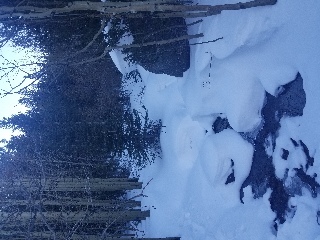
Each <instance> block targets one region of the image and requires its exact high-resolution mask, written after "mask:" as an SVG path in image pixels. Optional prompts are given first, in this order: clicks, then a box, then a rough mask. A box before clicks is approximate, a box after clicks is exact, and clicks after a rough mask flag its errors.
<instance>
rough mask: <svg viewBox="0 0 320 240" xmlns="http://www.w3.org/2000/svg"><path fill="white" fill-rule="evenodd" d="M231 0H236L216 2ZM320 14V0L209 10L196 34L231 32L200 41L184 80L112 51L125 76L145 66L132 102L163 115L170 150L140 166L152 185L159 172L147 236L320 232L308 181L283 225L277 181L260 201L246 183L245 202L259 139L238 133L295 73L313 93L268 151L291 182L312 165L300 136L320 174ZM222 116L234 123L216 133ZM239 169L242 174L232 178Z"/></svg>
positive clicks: (207, 239) (147, 201)
mask: <svg viewBox="0 0 320 240" xmlns="http://www.w3.org/2000/svg"><path fill="white" fill-rule="evenodd" d="M231 2H236V1H226V0H220V1H215V3H217V4H219V3H220V4H221V3H222V4H223V3H231ZM196 3H199V4H212V1H210V0H198V1H194V4H196ZM319 12H320V1H318V0H305V1H301V0H278V3H277V4H276V5H274V6H266V7H261V8H253V9H246V10H240V11H225V12H222V14H220V15H217V16H212V17H207V18H204V19H203V22H202V23H200V24H197V25H194V26H192V27H191V28H190V29H189V33H190V34H196V33H204V37H203V38H202V39H198V40H197V41H198V42H201V41H210V40H213V39H217V38H219V37H223V39H222V40H219V41H217V42H214V43H207V44H201V45H195V46H192V47H191V67H190V69H189V70H188V71H187V72H185V73H184V76H183V77H182V78H176V77H171V76H168V75H164V74H162V75H159V74H153V73H150V72H148V71H147V70H145V69H143V68H142V67H141V66H136V65H131V66H129V65H128V64H127V63H125V62H124V60H123V56H122V55H121V53H120V52H119V51H118V50H115V51H113V52H112V53H111V56H112V58H113V60H114V62H115V64H116V65H117V67H118V68H119V70H120V71H121V72H122V73H123V74H125V73H128V71H131V70H132V69H137V70H138V71H139V72H140V74H141V78H142V81H141V82H138V83H134V82H131V83H130V84H128V80H126V81H125V80H124V85H125V86H126V88H127V89H130V92H131V93H132V96H131V101H132V107H133V108H136V109H140V110H141V109H142V108H141V106H142V105H143V106H144V107H145V108H146V109H147V110H148V112H149V116H150V117H151V119H155V120H157V119H161V121H162V124H163V129H162V133H161V147H162V151H163V156H162V158H161V159H157V160H156V161H155V163H154V164H152V165H150V166H147V167H146V168H145V169H143V170H142V171H141V173H140V178H141V181H143V182H144V183H146V182H148V181H149V180H150V179H152V181H151V182H150V184H149V185H148V186H147V187H146V189H145V191H144V194H146V195H147V196H148V197H145V198H142V201H143V206H146V207H145V208H147V209H150V210H151V218H150V219H147V220H146V221H145V222H143V223H141V225H140V229H141V230H142V231H143V235H144V236H146V237H168V236H181V239H182V240H189V239H199V240H200V239H201V240H212V239H219V240H230V239H237V240H240V239H268V240H273V239H281V240H286V239H310V240H311V239H312V240H313V239H317V240H318V239H320V226H319V224H318V222H317V221H318V220H317V214H318V211H319V207H320V201H319V197H316V198H314V197H312V196H311V194H310V192H309V190H307V189H306V188H302V194H301V196H299V195H295V196H292V197H291V198H290V202H289V205H288V207H289V208H290V209H291V210H290V211H288V216H287V217H286V222H285V223H283V224H278V231H276V229H275V228H274V219H275V213H274V212H273V211H272V210H271V206H270V203H269V200H268V199H269V196H270V194H271V191H272V190H271V189H269V190H268V191H267V193H265V195H264V196H263V197H262V198H259V199H254V198H253V195H252V191H251V188H250V187H247V188H245V189H244V198H243V201H244V203H241V201H240V198H239V191H240V188H241V185H242V183H243V181H244V180H245V179H246V177H247V176H248V174H249V172H250V169H251V164H252V155H253V146H252V145H251V143H249V142H247V141H246V140H244V139H243V138H242V137H241V136H240V134H239V133H240V132H249V131H252V130H255V129H258V127H259V126H261V120H262V117H261V109H262V107H263V104H264V99H265V92H268V93H270V94H272V95H274V96H277V94H279V92H281V90H282V87H281V86H282V85H284V84H286V83H289V82H290V81H292V80H294V78H295V76H296V74H297V72H299V73H300V74H301V76H302V78H303V80H304V82H303V84H304V85H303V87H304V90H305V92H306V98H307V100H306V106H305V108H304V111H303V116H301V117H284V118H283V119H281V122H280V124H281V128H280V130H279V132H278V136H277V138H276V145H275V149H274V150H273V149H272V146H271V145H270V144H271V143H270V142H271V140H270V139H269V141H268V142H269V143H268V144H269V146H268V147H267V151H268V155H269V156H273V163H274V166H275V169H276V176H277V177H278V178H279V179H284V178H287V180H286V183H290V181H293V180H294V179H291V177H294V175H295V168H299V167H303V169H304V170H306V169H305V166H306V161H307V159H306V154H305V153H304V152H303V149H302V147H301V146H294V144H293V143H292V141H291V140H290V138H292V139H294V140H296V141H298V140H302V141H303V142H304V143H305V144H306V145H307V146H308V149H309V152H310V155H311V157H313V158H314V165H313V166H310V168H309V169H308V172H307V173H308V174H309V175H310V176H313V174H314V173H316V174H317V177H316V178H315V179H316V180H317V181H318V183H319V182H320V127H319V119H320V104H319V101H320V81H319V78H320V67H319V66H320V44H319V42H320V31H319V22H320V14H319ZM188 21H190V22H191V21H193V20H188ZM128 86H130V87H128ZM142 90H143V91H142ZM142 92H143V94H142V95H141V94H140V93H142ZM139 94H140V95H139ZM138 96H139V100H137V99H138ZM137 102H138V103H139V104H138V103H137ZM217 116H226V117H227V118H228V120H229V123H230V125H231V127H232V128H233V130H231V129H226V130H224V131H222V132H220V133H217V134H215V133H214V132H213V131H212V123H213V122H214V120H215V119H216V117H217ZM282 149H286V150H288V151H289V156H288V159H287V160H284V159H282V157H281V155H282V151H283V150H282ZM286 171H288V172H287V173H286ZM232 172H234V177H235V181H234V182H231V183H229V184H227V185H226V184H225V183H226V180H227V178H228V176H229V175H230V174H231V173H232ZM286 174H287V176H286ZM287 181H289V182H287ZM319 221H320V220H319Z"/></svg>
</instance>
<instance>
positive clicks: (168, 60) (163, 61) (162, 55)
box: [127, 15, 190, 77]
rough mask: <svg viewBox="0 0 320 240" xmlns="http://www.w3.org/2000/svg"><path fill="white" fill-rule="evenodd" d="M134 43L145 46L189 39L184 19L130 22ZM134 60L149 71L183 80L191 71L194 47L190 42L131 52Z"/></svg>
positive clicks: (152, 46)
mask: <svg viewBox="0 0 320 240" xmlns="http://www.w3.org/2000/svg"><path fill="white" fill-rule="evenodd" d="M127 24H128V25H129V29H130V31H131V33H132V34H133V36H134V42H133V43H138V44H143V43H147V42H153V41H161V40H169V39H173V38H177V37H181V36H185V35H187V34H188V33H187V25H186V23H185V20H184V18H163V19H161V18H152V17H151V16H149V15H146V16H145V17H143V18H137V19H129V20H127ZM128 51H129V52H130V53H131V58H132V60H133V61H134V62H137V63H138V64H140V65H141V66H143V67H144V68H145V69H146V70H148V71H150V72H153V73H156V74H162V73H163V74H167V75H171V76H176V77H182V76H183V73H184V72H185V71H186V70H188V69H189V67H190V46H189V41H188V40H182V41H176V42H172V43H168V44H163V45H151V46H144V47H139V48H130V49H129V50H128Z"/></svg>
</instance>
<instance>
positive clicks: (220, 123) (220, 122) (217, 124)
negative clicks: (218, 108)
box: [212, 117, 232, 133]
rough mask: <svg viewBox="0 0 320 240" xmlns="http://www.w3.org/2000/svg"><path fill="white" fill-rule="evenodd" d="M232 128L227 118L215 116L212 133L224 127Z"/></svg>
mask: <svg viewBox="0 0 320 240" xmlns="http://www.w3.org/2000/svg"><path fill="white" fill-rule="evenodd" d="M228 128H230V129H232V128H231V126H230V124H229V122H228V119H227V118H221V117H217V119H216V120H215V121H214V123H213V125H212V129H213V131H214V133H219V132H222V131H223V130H224V129H228Z"/></svg>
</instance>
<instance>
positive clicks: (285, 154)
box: [281, 149, 289, 160]
mask: <svg viewBox="0 0 320 240" xmlns="http://www.w3.org/2000/svg"><path fill="white" fill-rule="evenodd" d="M288 157H289V151H288V150H287V149H282V154H281V158H282V159H284V160H287V159H288Z"/></svg>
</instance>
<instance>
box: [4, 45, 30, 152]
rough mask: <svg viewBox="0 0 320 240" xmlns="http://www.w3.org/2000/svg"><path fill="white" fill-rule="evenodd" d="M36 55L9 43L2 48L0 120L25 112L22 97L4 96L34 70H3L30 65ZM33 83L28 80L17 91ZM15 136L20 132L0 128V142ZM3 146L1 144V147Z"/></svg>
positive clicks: (28, 68)
mask: <svg viewBox="0 0 320 240" xmlns="http://www.w3.org/2000/svg"><path fill="white" fill-rule="evenodd" d="M34 55H35V53H34V52H32V51H31V50H30V49H23V48H18V47H14V46H12V44H11V43H10V42H8V43H7V44H6V45H5V46H4V47H2V48H0V68H2V69H1V70H0V76H1V79H0V93H1V95H0V119H2V118H4V117H10V116H11V115H14V114H17V113H20V112H25V111H26V110H27V108H26V107H25V106H23V105H21V104H19V99H20V97H21V95H19V94H17V93H15V94H8V95H5V96H4V95H3V94H4V93H5V92H8V91H10V89H12V88H15V87H16V86H18V85H20V84H21V83H22V82H23V79H24V76H26V74H27V73H32V71H33V70H32V68H30V67H23V68H20V69H18V68H16V69H14V70H12V69H3V68H7V67H12V66H14V64H17V65H18V64H23V63H30V62H31V61H32V60H33V59H35V58H34ZM30 82H31V80H30V79H27V80H26V81H25V82H23V83H22V84H21V86H18V87H17V88H16V89H15V90H19V89H21V88H23V87H25V86H27V85H28V84H29V83H30ZM13 134H19V132H15V133H13V132H12V131H11V130H9V129H1V128H0V140H1V139H9V138H10V137H11V136H12V135H13ZM1 146H3V145H1V143H0V147H1Z"/></svg>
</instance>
